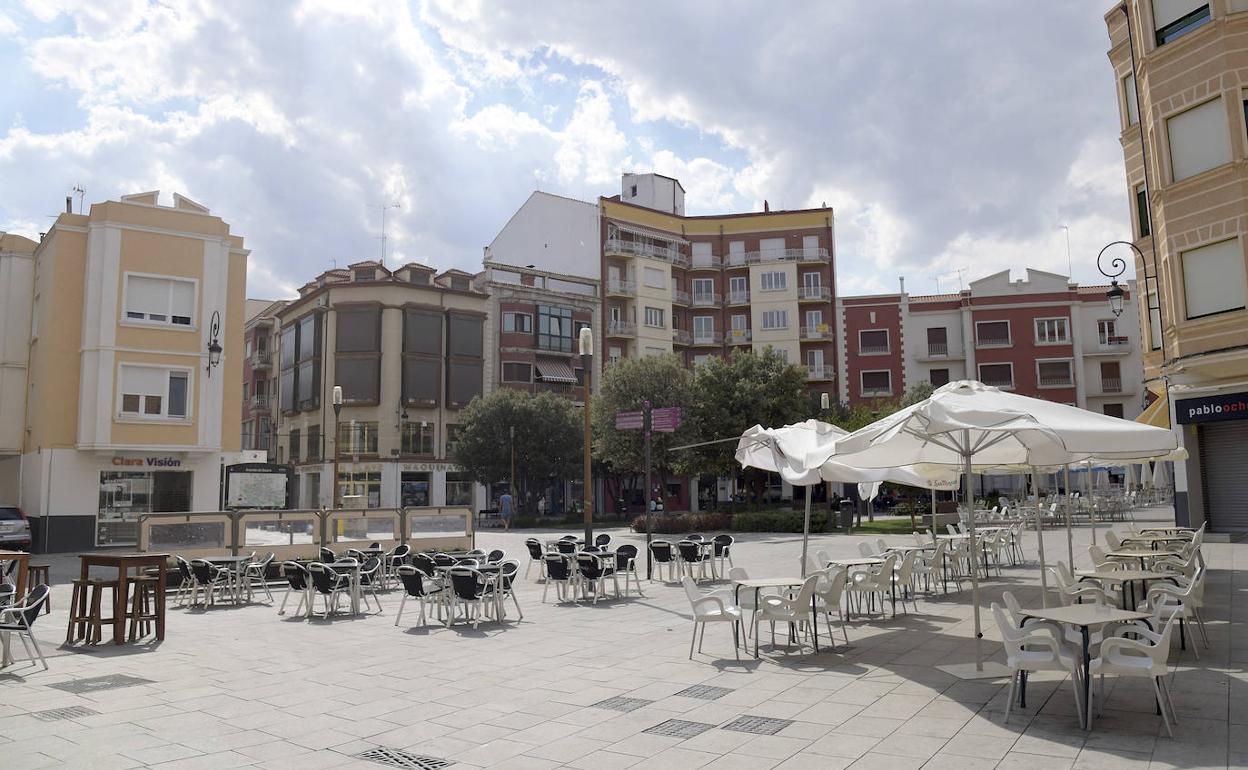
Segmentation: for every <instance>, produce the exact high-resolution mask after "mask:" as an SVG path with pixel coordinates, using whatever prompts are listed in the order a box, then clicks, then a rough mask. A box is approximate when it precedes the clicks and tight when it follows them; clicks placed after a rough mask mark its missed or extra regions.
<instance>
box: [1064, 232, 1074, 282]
mask: <svg viewBox="0 0 1248 770" xmlns="http://www.w3.org/2000/svg"><path fill="white" fill-rule="evenodd" d="M1062 229H1063V230H1065V231H1066V277H1067V278H1068V279H1069V278H1073V277H1074V276H1072V275H1071V273H1073V272H1074V270H1075V268H1074V267H1072V263H1071V261H1070V225H1062Z"/></svg>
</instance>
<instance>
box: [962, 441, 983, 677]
mask: <svg viewBox="0 0 1248 770" xmlns="http://www.w3.org/2000/svg"><path fill="white" fill-rule="evenodd" d="M962 470H963V473H965V474H966V527H967V532H968V533H969V535H970V537H969V538H968V540H969V541H970V546H971V547H970V549H969V550H970V552H971V610H972V612H973V614H974V616H975V670H976V671H983V670H984V661H983V658H981V657H980V650H981V648H982V647H983V639H984V634H983V631H982V630H981V629H980V624H979V543H978V541H977V540H976V538H975V490H974V489H973V487H972V484H973V483H974V481H975V477H974V475H972V474H973V472H972V469H971V432H970V431H969V430H964V431H962Z"/></svg>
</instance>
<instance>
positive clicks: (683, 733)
mask: <svg viewBox="0 0 1248 770" xmlns="http://www.w3.org/2000/svg"><path fill="white" fill-rule="evenodd" d="M714 726H715V725H708V724H707V723H705V722H687V721H685V720H684V719H669V720H667V721H666V722H662V723H660V724H657V725H655V726H654V727H651V728H649V729H647V730H642V732H643V733H650V734H651V735H669V736H671V737H673V738H696V737H698V736H699V735H701V734H702V733H704V732H706V731H707V730H710V729H711V728H713V727H714Z"/></svg>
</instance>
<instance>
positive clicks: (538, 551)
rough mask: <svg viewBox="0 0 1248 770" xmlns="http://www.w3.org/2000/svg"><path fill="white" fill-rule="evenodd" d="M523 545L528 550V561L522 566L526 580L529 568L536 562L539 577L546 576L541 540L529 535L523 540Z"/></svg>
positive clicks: (544, 551)
mask: <svg viewBox="0 0 1248 770" xmlns="http://www.w3.org/2000/svg"><path fill="white" fill-rule="evenodd" d="M524 547H525V548H526V549H528V551H529V563H528V564H526V565H525V567H524V578H525V580H528V578H529V569H531V568H532V567H533V565H534V564H537V568H538V572H539V573H540V576H541V577H546V562H545V561H543V560H542V557H544V556H545V555H546V549H544V548H542V541H541V540H538V539H537V538H535V537H531V538H529V539H528V540H525V541H524Z"/></svg>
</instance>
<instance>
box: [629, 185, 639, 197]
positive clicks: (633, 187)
mask: <svg viewBox="0 0 1248 770" xmlns="http://www.w3.org/2000/svg"><path fill="white" fill-rule="evenodd" d="M628 197H630V198H636V197H637V185H635V184H634V185H629V187H628Z"/></svg>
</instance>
